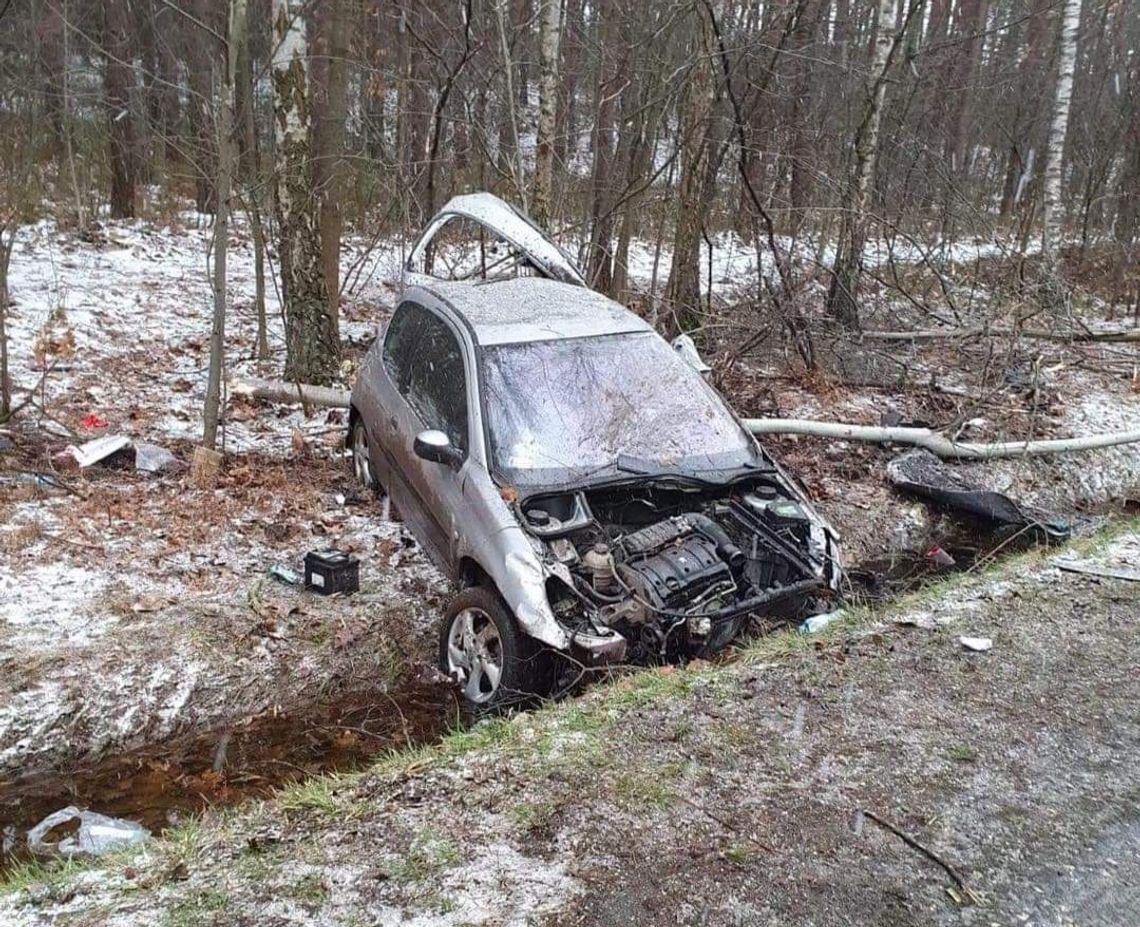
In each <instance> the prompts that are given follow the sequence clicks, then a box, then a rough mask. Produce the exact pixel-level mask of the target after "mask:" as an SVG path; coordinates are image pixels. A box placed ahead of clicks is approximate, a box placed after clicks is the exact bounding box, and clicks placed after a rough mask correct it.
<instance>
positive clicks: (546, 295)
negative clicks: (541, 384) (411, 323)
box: [406, 277, 652, 345]
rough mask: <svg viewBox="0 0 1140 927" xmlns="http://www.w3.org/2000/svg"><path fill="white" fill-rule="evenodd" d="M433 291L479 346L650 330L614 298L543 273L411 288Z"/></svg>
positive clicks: (436, 283) (448, 282)
mask: <svg viewBox="0 0 1140 927" xmlns="http://www.w3.org/2000/svg"><path fill="white" fill-rule="evenodd" d="M415 289H422V290H425V291H427V292H429V293H432V294H434V295H435V296H436V297H438V298H439V299H442V300H443V301H444V302H446V303H447V304H448V305H449V306H451V308H452V309H453V310H454V311H455V312H456V313H458V314H459V315H460V316H462V317H463V318H464V319H466V321H467V323H468V324H469V325H470V326H471V328H472V330H473V331H474V333H475V340H476V341H477V342H478V343H479V344H481V345H495V344H514V343H517V342H523V341H553V340H558V339H563V338H585V337H588V336H591V335H617V334H628V333H632V332H647V331H652V329H651V328H650V326H649V325H648V324H647V323H646V322H645V321H644V320H642V319H640V318H638V317H637V316H636V315H634V314H633V313H632V312H630V311H629V310H628V309H626V308H625V307H624V306H622V305H620V304H619V303H616V302H614V301H613V300H612V299H609V298H608V297H605V296H603V295H602V294H601V293H596V292H594V291H593V290H588V289H586V288H585V287H581V286H575V285H572V284H569V283H560V282H558V281H556V280H548V279H545V278H543V277H516V278H511V279H507V280H491V281H487V282H485V283H482V282H480V283H471V282H466V281H447V280H440V281H433V282H431V283H430V284H427V285H420V286H419V287H413V288H412V289H411V290H409V291H408V293H407V294H406V296H408V297H410V298H412V299H414V298H415V297H414V293H413V291H414V290H415Z"/></svg>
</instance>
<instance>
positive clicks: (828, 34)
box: [0, 0, 1140, 382]
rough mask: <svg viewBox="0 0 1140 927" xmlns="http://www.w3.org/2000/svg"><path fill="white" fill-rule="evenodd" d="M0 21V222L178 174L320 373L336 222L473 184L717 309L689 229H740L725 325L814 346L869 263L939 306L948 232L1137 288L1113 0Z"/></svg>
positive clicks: (1118, 291) (61, 7) (656, 300)
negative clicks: (649, 259) (252, 240)
mask: <svg viewBox="0 0 1140 927" xmlns="http://www.w3.org/2000/svg"><path fill="white" fill-rule="evenodd" d="M0 43H2V44H0V68H2V71H0V120H2V121H3V131H2V133H0V137H2V140H3V141H2V145H3V158H2V164H3V168H2V171H3V173H2V176H0V180H2V187H0V220H2V222H3V231H4V235H5V238H4V241H5V242H7V243H8V246H9V247H10V242H11V238H12V235H13V234H14V231H13V230H14V228H15V227H16V225H17V224H18V223H21V222H27V221H33V220H35V219H37V218H40V217H42V216H45V215H50V216H53V217H56V218H58V219H59V220H60V221H61V222H64V223H69V224H74V225H75V226H77V227H79V228H84V227H87V226H88V225H89V224H90V223H92V222H95V221H97V220H98V219H99V218H101V217H104V216H109V217H111V218H113V219H118V218H129V217H146V218H161V217H163V215H164V214H167V215H168V214H171V213H173V212H175V211H176V210H177V209H179V208H180V204H182V203H184V202H185V201H186V199H188V198H192V199H193V201H194V202H195V204H196V206H197V208H198V210H199V211H201V212H204V213H213V214H215V218H216V222H217V225H218V227H219V229H220V231H221V234H220V235H219V242H218V245H217V248H218V249H220V250H218V254H217V257H216V259H215V264H216V265H220V267H219V266H215V267H214V270H213V272H214V273H215V274H219V273H220V274H221V277H220V278H219V279H224V270H225V260H224V241H222V240H221V239H222V238H223V237H224V234H225V227H226V224H227V219H228V218H229V217H230V216H235V217H241V218H243V219H245V220H247V221H248V223H249V224H250V226H251V227H252V228H253V229H254V235H255V237H256V238H257V239H258V266H259V278H258V279H259V296H258V298H259V301H261V300H263V288H264V287H265V286H267V285H268V286H270V287H272V286H274V285H278V284H275V282H274V280H275V278H274V275H275V274H277V275H279V278H278V279H279V280H280V284H279V285H280V286H281V287H282V295H283V297H284V301H285V313H286V319H287V323H288V332H289V334H288V348H289V355H288V363H287V367H288V374H289V375H290V376H295V377H297V378H300V379H304V380H309V381H313V382H327V381H329V380H330V379H333V378H335V376H336V372H337V367H336V360H337V354H338V350H339V345H338V339H337V322H338V320H337V314H338V312H337V310H338V299H337V294H338V293H339V291H340V288H341V285H342V282H343V281H341V279H340V265H339V262H338V251H339V246H340V241H341V237H342V235H343V234H344V231H345V230H346V229H349V230H352V231H353V232H355V233H357V234H360V235H363V236H367V237H371V238H374V239H377V240H378V239H380V238H382V237H385V236H392V235H397V234H401V233H406V234H411V233H414V232H415V231H416V230H418V229H419V228H420V227H421V226H422V224H423V222H424V221H425V219H426V218H427V217H430V216H431V215H432V214H433V212H434V211H435V210H436V209H437V208H438V207H439V206H440V205H441V204H442V203H443V202H445V201H446V200H447V198H448V197H449V196H450V195H452V194H453V193H456V192H464V191H468V190H472V189H486V190H491V191H493V192H496V193H498V194H499V195H501V196H502V197H503V198H505V199H508V200H510V201H513V202H516V203H518V204H520V205H522V206H524V207H525V208H526V209H527V211H529V212H530V214H531V215H532V216H533V217H534V218H535V219H536V221H537V222H538V223H539V224H540V225H544V226H548V227H550V228H551V229H553V230H554V231H555V232H556V233H557V234H558V236H559V237H560V239H561V241H562V242H563V244H564V245H567V246H568V247H569V248H570V250H571V251H576V252H577V257H578V258H579V260H580V263H581V264H582V266H583V267H584V268H585V269H586V271H587V273H588V276H589V278H590V279H591V281H592V283H593V285H594V286H595V288H597V289H599V290H601V291H603V292H607V293H609V294H610V295H613V296H615V297H616V298H618V299H620V300H624V301H626V302H627V303H634V304H637V305H641V306H644V307H646V309H647V311H650V312H652V313H653V315H654V317H655V318H658V319H662V318H663V319H666V320H667V322H666V324H667V326H672V327H674V328H684V329H694V328H700V327H701V325H702V324H703V323H707V322H709V321H710V318H709V313H710V312H711V313H712V314H713V315H715V314H716V312H717V307H716V306H715V305H713V304H712V300H711V297H710V298H708V299H706V298H705V296H702V292H704V293H705V295H706V296H707V293H708V292H709V291H708V288H707V287H706V288H705V289H704V290H702V280H703V277H704V276H706V275H707V274H709V273H711V262H710V265H709V267H704V266H703V264H702V257H701V255H702V248H701V246H702V242H706V243H708V244H709V248H708V249H706V250H705V251H704V252H703V253H704V254H705V255H706V256H707V255H708V254H709V250H711V247H712V245H713V243H714V242H715V241H717V240H718V238H717V236H719V235H721V234H723V233H725V232H727V231H732V232H734V233H735V234H736V235H737V236H739V238H740V239H741V240H742V241H744V242H746V243H747V245H748V247H749V248H751V249H753V250H754V251H755V254H756V267H757V270H756V272H755V273H754V280H753V281H752V283H751V285H750V286H748V287H746V288H745V289H744V290H743V291H742V292H740V294H739V296H740V299H739V301H738V303H737V304H738V305H746V306H747V309H748V315H747V320H748V321H747V322H746V323H745V325H746V329H747V330H746V332H745V335H744V338H745V339H747V338H748V337H749V336H750V335H754V334H755V333H756V332H758V331H760V330H762V329H765V330H767V329H769V328H774V329H775V330H777V331H779V332H780V333H781V336H782V337H786V338H787V339H788V340H789V343H791V344H792V345H793V346H794V347H795V348H796V349H797V352H798V355H799V356H800V357H801V358H802V360H803V362H804V363H805V364H806V365H807V366H808V367H811V366H812V365H813V363H814V362H815V358H814V355H813V349H812V340H813V335H814V334H815V332H816V331H817V330H818V329H819V328H820V327H821V326H822V327H827V326H831V325H833V324H838V325H842V326H846V327H849V328H857V327H858V326H859V325H860V322H861V316H863V315H864V314H865V313H864V311H863V310H864V298H863V293H864V292H865V291H866V288H867V286H868V284H869V283H873V284H874V285H875V287H876V292H878V291H879V290H880V289H885V291H886V292H888V293H893V294H894V295H896V296H901V297H902V298H904V299H907V300H909V301H911V302H913V303H915V304H916V305H920V306H921V307H922V309H923V310H924V311H925V312H927V313H928V314H929V316H930V321H931V323H932V324H935V323H938V322H946V321H947V320H952V319H953V316H954V314H955V310H956V307H955V299H954V296H953V295H952V292H951V290H952V287H951V286H950V285H949V284H948V283H947V281H946V279H945V278H944V277H943V273H942V269H943V268H944V267H945V266H947V264H948V263H949V262H950V261H951V260H953V259H954V258H955V256H957V254H958V253H957V252H956V251H955V248H956V246H960V245H962V244H967V245H971V246H976V247H983V248H985V249H988V250H985V251H983V253H984V254H986V255H987V256H995V255H996V256H998V257H1000V259H1001V260H1000V267H1001V274H1003V275H1004V277H1005V279H1006V280H1008V281H1015V285H1014V287H1015V290H1016V293H1017V296H1018V298H1023V299H1027V300H1029V301H1030V302H1032V303H1034V304H1035V305H1037V306H1038V307H1039V309H1040V310H1041V311H1042V312H1043V313H1046V315H1047V316H1049V317H1050V319H1052V318H1055V317H1056V315H1057V313H1058V312H1060V313H1062V314H1063V313H1064V312H1065V311H1066V308H1067V306H1068V301H1069V294H1070V292H1071V286H1072V281H1071V279H1069V276H1070V275H1071V273H1072V272H1073V270H1074V269H1075V268H1077V269H1079V268H1081V267H1083V266H1085V265H1087V264H1088V263H1089V262H1090V261H1091V260H1096V261H1098V262H1100V265H1101V266H1102V269H1103V267H1107V271H1106V273H1107V274H1108V276H1109V278H1110V279H1109V281H1108V293H1107V297H1108V299H1109V301H1110V302H1111V303H1114V304H1119V306H1120V310H1121V312H1127V311H1129V310H1130V309H1131V307H1132V304H1133V303H1134V302H1135V298H1136V297H1135V292H1134V290H1130V284H1131V283H1132V281H1131V280H1130V278H1129V277H1128V275H1127V272H1126V271H1127V268H1128V267H1129V266H1130V265H1132V264H1133V263H1134V261H1135V256H1134V254H1135V248H1136V241H1137V236H1138V233H1140V58H1138V56H1137V53H1136V49H1137V48H1138V47H1140V9H1138V8H1137V6H1136V5H1135V4H1131V3H1127V2H1121V0H929V2H927V0H905V2H901V0H883V2H871V0H868V2H859V0H773V2H755V3H741V2H733V0H729V2H712V0H697V2H654V3H645V2H639V3H630V2H625V0H599V2H596V3H587V2H583V0H565V2H563V3H561V4H560V3H558V2H545V0H502V2H497V3H496V2H483V0H465V2H448V3H432V2H426V3H399V2H392V3H361V2H358V0H327V2H318V3H305V4H303V3H298V2H285V0H281V2H274V3H272V4H270V3H269V2H264V0H232V2H231V3H229V4H227V3H224V2H204V0H185V2H182V0H179V2H170V0H106V2H101V3H92V2H86V0H7V2H6V3H5V4H4V6H3V9H2V12H0ZM262 244H264V247H262ZM635 244H640V245H642V246H644V247H647V248H648V249H649V253H651V254H653V255H654V260H653V274H652V279H651V285H650V286H649V287H645V286H639V285H637V284H635V283H634V282H632V281H631V280H630V276H629V273H628V268H629V261H630V251H631V247H632V246H634V245H635ZM869 247H870V248H872V249H874V253H875V254H879V255H882V254H885V255H886V259H885V260H876V261H875V262H874V264H873V266H871V264H870V262H868V261H866V260H865V257H866V254H867V248H869ZM663 253H664V254H665V255H667V256H668V259H667V260H661V257H662V254H663ZM0 255H3V256H6V255H7V251H6V250H5V251H0ZM219 258H220V260H219ZM895 258H897V259H898V262H897V263H896V260H895ZM904 258H905V263H906V264H907V265H909V266H910V267H915V266H918V267H920V268H924V269H925V270H926V271H927V272H928V273H927V274H926V276H927V279H926V280H925V281H923V282H916V280H915V275H914V274H904V273H902V272H900V270H899V268H898V264H901V263H903V261H904ZM1062 258H1063V260H1062ZM263 259H264V267H265V270H264V272H262V267H263ZM3 268H4V263H3V261H0V272H2V270H3ZM263 274H264V275H263ZM3 280H4V277H3V275H2V273H0V284H2V282H3ZM267 280H268V283H266V281H267ZM0 292H3V291H2V290H0ZM222 303H224V300H222ZM821 307H822V308H824V309H826V314H824V313H822V312H820V311H819V310H820V309H821ZM224 309H225V307H224V305H220V306H219V307H218V312H219V314H222V315H224ZM264 347H265V346H264V342H263V343H262V348H263V350H264Z"/></svg>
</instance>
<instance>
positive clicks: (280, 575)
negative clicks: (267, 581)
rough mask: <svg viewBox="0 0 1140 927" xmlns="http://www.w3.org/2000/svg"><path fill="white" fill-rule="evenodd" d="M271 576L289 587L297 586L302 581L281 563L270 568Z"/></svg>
mask: <svg viewBox="0 0 1140 927" xmlns="http://www.w3.org/2000/svg"><path fill="white" fill-rule="evenodd" d="M269 575H270V576H272V577H273V578H274V579H276V580H279V581H280V582H283V583H285V585H287V586H296V585H297V583H299V582H300V581H301V577H300V576H298V575H297V574H296V573H294V572H293V571H292V570H290V569H289V568H288V567H287V566H284V565H283V564H280V563H275V564H273V566H271V567H270V568H269Z"/></svg>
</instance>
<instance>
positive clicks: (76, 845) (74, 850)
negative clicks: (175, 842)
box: [28, 805, 150, 858]
mask: <svg viewBox="0 0 1140 927" xmlns="http://www.w3.org/2000/svg"><path fill="white" fill-rule="evenodd" d="M56 830H61V832H62V835H60V836H59V838H58V839H54V840H53V839H51V838H52V837H53V831H56ZM149 839H150V831H149V830H147V829H146V828H145V827H143V826H142V825H141V824H136V823H135V822H134V821H124V820H121V819H119V818H109V817H107V816H106V815H103V814H96V813H95V812H94V811H81V810H79V809H78V808H76V807H75V806H74V805H69V806H68V807H66V808H63V809H61V810H59V811H56V812H55V813H54V814H49V815H48V816H47V817H46V818H44V819H43V820H42V821H40V823H39V824H37V825H36V826H35V827H33V828H32V829H31V830H30V831H28V849H29V850H30V851H31V852H33V853H35V854H36V855H37V856H66V857H68V858H71V857H73V856H101V855H102V854H104V853H108V852H110V851H112V850H118V849H122V847H123V846H125V845H128V844H132V843H144V842H146V841H147V840H149Z"/></svg>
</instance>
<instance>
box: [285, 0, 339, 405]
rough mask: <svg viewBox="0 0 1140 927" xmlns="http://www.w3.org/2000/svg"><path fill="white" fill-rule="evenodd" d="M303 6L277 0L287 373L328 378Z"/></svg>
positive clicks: (329, 334) (328, 321)
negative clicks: (312, 169) (313, 183)
mask: <svg viewBox="0 0 1140 927" xmlns="http://www.w3.org/2000/svg"><path fill="white" fill-rule="evenodd" d="M301 6H302V5H301V4H300V3H298V2H296V0H273V20H274V37H275V39H276V50H275V52H274V56H273V90H274V116H275V119H274V129H275V132H276V140H277V149H276V162H277V163H276V167H277V170H276V181H277V182H276V202H277V226H278V235H279V242H280V244H279V248H278V253H279V261H280V264H281V295H282V298H283V300H284V305H285V352H286V355H285V356H286V359H285V376H286V378H287V379H290V380H303V381H306V382H309V383H328V382H330V381H331V380H332V379H333V378H334V377H335V376H336V374H337V369H338V366H339V360H340V344H339V337H338V334H337V329H336V325H335V324H334V323H333V319H332V317H331V316H330V315H329V313H328V302H329V293H328V286H327V283H326V280H325V274H324V262H323V260H322V256H321V236H320V222H319V208H318V202H317V198H316V197H315V196H314V195H313V186H312V175H311V172H310V166H311V148H310V144H309V131H308V129H309V127H308V125H306V119H307V118H308V117H309V116H310V114H311V113H312V112H313V108H312V96H311V94H310V89H309V82H308V59H307V55H306V45H305V22H304V19H303V18H302V16H301Z"/></svg>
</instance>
